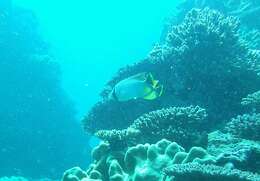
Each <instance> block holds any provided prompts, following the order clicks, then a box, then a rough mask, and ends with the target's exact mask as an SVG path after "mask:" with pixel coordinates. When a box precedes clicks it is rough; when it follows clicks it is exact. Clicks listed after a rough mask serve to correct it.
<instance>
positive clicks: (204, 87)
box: [83, 9, 260, 133]
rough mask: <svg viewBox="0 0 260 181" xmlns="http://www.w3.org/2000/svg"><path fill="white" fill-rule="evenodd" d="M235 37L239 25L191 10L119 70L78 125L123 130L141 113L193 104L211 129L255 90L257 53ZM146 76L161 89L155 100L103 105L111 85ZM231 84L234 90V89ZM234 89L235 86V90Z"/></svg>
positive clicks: (235, 111) (206, 11)
mask: <svg viewBox="0 0 260 181" xmlns="http://www.w3.org/2000/svg"><path fill="white" fill-rule="evenodd" d="M249 47H250V46H249V45H248V44H247V42H245V41H244V40H242V39H241V37H240V36H239V21H238V20H237V19H236V18H233V17H225V16H224V15H222V14H221V13H219V12H217V11H214V10H210V9H203V10H198V9H193V10H191V11H190V12H188V13H187V15H186V16H185V19H184V20H183V21H182V23H180V24H179V25H174V26H171V28H170V29H169V30H168V33H167V36H166V39H165V42H164V44H162V45H157V46H156V47H154V49H153V50H152V51H151V52H150V54H149V56H148V57H147V58H146V59H144V60H142V61H139V62H137V63H135V64H133V65H129V66H126V67H124V68H122V69H120V70H119V71H118V73H117V75H115V77H113V78H112V79H111V80H110V81H109V82H108V83H107V85H106V87H105V88H104V90H103V91H102V93H101V96H102V99H103V100H102V101H101V102H99V103H98V104H96V105H95V106H94V107H93V109H92V110H91V111H90V112H89V113H88V114H87V115H86V117H85V118H84V120H83V125H84V128H85V130H86V131H87V132H90V133H95V132H96V131H98V130H102V129H125V128H127V127H128V126H129V125H130V124H131V123H132V122H133V121H134V120H135V119H137V118H138V117H139V116H141V115H142V114H144V113H147V112H150V111H154V110H159V109H162V108H165V107H173V106H187V105H199V106H201V107H204V108H206V109H207V113H208V115H209V119H210V120H211V121H210V123H209V124H207V126H208V127H209V128H212V127H215V126H216V124H221V120H225V119H230V118H232V117H234V116H235V115H237V114H241V113H242V112H243V110H244V108H243V106H241V104H240V100H241V99H242V98H243V97H245V96H246V95H247V94H249V93H250V92H255V91H257V90H259V89H260V76H259V75H257V74H259V71H260V69H259V66H260V52H259V51H255V50H251V49H250V48H249ZM144 71H149V72H152V74H153V75H154V76H156V77H157V78H158V79H159V80H160V82H161V83H162V84H163V85H164V87H165V91H164V93H163V95H162V96H161V97H160V98H159V99H158V100H155V101H152V102H147V101H142V100H133V101H129V102H124V103H118V102H114V101H109V100H108V94H109V92H110V91H111V90H112V88H113V87H114V85H115V84H116V83H117V82H118V81H120V80H122V79H124V78H126V77H129V76H131V75H133V74H135V73H138V72H144ZM234 85H236V86H234ZM238 85H239V86H238Z"/></svg>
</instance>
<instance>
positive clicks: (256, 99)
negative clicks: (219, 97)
mask: <svg viewBox="0 0 260 181" xmlns="http://www.w3.org/2000/svg"><path fill="white" fill-rule="evenodd" d="M241 104H242V105H244V106H252V107H255V108H257V109H258V110H260V91H257V92H254V93H252V94H248V95H247V97H245V98H243V99H242V102H241Z"/></svg>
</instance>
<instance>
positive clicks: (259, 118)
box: [224, 113, 260, 141]
mask: <svg viewBox="0 0 260 181" xmlns="http://www.w3.org/2000/svg"><path fill="white" fill-rule="evenodd" d="M224 131H225V132H228V133H231V134H233V135H235V136H237V137H240V138H244V139H249V140H256V141H260V114H256V113H253V114H243V115H239V116H237V117H236V118H232V119H231V121H229V122H228V123H227V124H226V126H225V128H224Z"/></svg>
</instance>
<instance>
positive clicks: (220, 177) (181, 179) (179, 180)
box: [164, 163, 260, 181]
mask: <svg viewBox="0 0 260 181" xmlns="http://www.w3.org/2000/svg"><path fill="white" fill-rule="evenodd" d="M164 173H165V175H166V177H171V178H172V181H190V180H194V181H198V180H199V181H209V180H211V181H260V175H258V174H253V173H251V172H246V171H240V170H237V169H228V168H225V167H220V166H215V165H201V164H198V163H188V164H176V165H173V166H171V167H168V168H166V169H164ZM168 179H169V178H168ZM165 180H167V179H166V178H165Z"/></svg>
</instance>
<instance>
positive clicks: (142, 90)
mask: <svg viewBox="0 0 260 181" xmlns="http://www.w3.org/2000/svg"><path fill="white" fill-rule="evenodd" d="M161 94H162V86H159V85H158V81H157V80H154V79H153V77H152V75H151V73H140V74H137V75H134V76H131V77H129V78H127V79H124V80H122V81H120V82H119V83H117V84H116V85H115V87H114V88H113V91H112V92H111V96H112V97H113V98H114V99H116V100H118V101H128V100H131V99H139V98H143V99H147V100H153V99H155V98H157V97H159V96H161ZM111 96H110V97H111Z"/></svg>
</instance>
